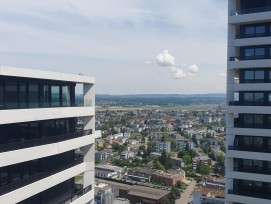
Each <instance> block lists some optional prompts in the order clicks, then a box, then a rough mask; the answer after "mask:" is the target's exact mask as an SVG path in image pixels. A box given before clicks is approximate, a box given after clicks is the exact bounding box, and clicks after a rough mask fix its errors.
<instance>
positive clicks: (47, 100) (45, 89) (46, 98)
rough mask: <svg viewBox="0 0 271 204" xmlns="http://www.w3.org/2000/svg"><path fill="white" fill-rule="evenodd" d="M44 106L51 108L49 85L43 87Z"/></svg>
mask: <svg viewBox="0 0 271 204" xmlns="http://www.w3.org/2000/svg"><path fill="white" fill-rule="evenodd" d="M43 106H44V107H49V106H50V87H49V85H44V86H43Z"/></svg>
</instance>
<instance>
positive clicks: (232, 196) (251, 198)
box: [225, 190, 271, 204]
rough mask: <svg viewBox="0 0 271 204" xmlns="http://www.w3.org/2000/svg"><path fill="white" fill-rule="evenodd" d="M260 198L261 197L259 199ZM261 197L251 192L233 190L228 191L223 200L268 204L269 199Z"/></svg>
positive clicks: (247, 203) (248, 203) (249, 203)
mask: <svg viewBox="0 0 271 204" xmlns="http://www.w3.org/2000/svg"><path fill="white" fill-rule="evenodd" d="M260 196H262V197H260ZM263 196H265V195H260V194H256V193H253V192H247V193H245V192H234V191H233V190H228V193H226V195H225V198H226V200H227V202H236V203H246V204H255V203H259V204H270V202H271V200H270V199H271V198H267V199H263Z"/></svg>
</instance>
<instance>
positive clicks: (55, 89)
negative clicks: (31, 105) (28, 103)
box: [51, 86, 60, 107]
mask: <svg viewBox="0 0 271 204" xmlns="http://www.w3.org/2000/svg"><path fill="white" fill-rule="evenodd" d="M51 106H52V107H59V106H60V87H59V86H51Z"/></svg>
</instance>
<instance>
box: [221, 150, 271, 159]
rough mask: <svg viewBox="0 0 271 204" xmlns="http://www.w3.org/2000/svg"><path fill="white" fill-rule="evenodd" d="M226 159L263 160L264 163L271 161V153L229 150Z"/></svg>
mask: <svg viewBox="0 0 271 204" xmlns="http://www.w3.org/2000/svg"><path fill="white" fill-rule="evenodd" d="M226 157H230V158H239V159H254V160H259V158H260V159H261V160H264V161H271V157H270V153H263V152H247V151H246V152H245V151H240V150H229V149H228V150H227V152H226Z"/></svg>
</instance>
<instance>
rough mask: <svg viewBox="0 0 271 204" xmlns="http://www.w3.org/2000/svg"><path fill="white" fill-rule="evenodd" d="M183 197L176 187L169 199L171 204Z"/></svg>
mask: <svg viewBox="0 0 271 204" xmlns="http://www.w3.org/2000/svg"><path fill="white" fill-rule="evenodd" d="M180 197H181V193H180V191H179V189H178V188H177V187H176V186H172V188H171V191H170V195H169V199H170V202H171V203H175V200H177V199H179V198H180Z"/></svg>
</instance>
